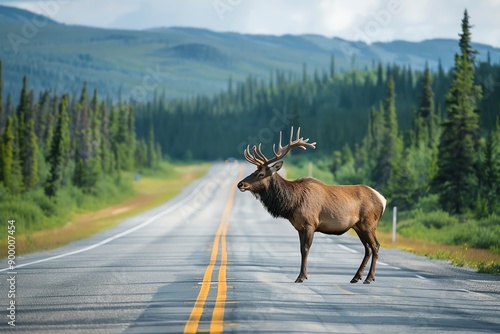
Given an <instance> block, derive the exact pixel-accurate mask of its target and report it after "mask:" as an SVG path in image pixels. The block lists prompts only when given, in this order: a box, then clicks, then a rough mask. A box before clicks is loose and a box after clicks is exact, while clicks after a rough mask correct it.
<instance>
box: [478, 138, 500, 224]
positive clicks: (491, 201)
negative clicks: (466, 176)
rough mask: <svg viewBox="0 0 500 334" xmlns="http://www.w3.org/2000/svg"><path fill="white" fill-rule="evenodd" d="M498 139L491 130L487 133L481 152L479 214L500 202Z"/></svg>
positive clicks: (495, 208) (491, 211)
mask: <svg viewBox="0 0 500 334" xmlns="http://www.w3.org/2000/svg"><path fill="white" fill-rule="evenodd" d="M499 144H500V142H498V139H497V138H496V136H495V134H493V133H492V132H491V131H490V133H489V134H488V137H487V139H486V143H485V145H484V148H483V150H482V151H483V152H482V154H481V160H480V163H479V167H480V168H479V169H478V179H479V189H480V191H479V192H478V194H479V201H480V202H481V203H479V205H477V206H478V208H477V209H479V210H480V211H482V212H478V214H479V216H487V215H489V214H491V213H493V212H495V210H496V211H497V212H500V209H499V208H497V206H498V203H499V202H500V152H499V151H498V145H499Z"/></svg>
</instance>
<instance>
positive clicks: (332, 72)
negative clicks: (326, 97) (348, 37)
mask: <svg viewBox="0 0 500 334" xmlns="http://www.w3.org/2000/svg"><path fill="white" fill-rule="evenodd" d="M334 77H335V56H334V55H331V56H330V79H333V78H334Z"/></svg>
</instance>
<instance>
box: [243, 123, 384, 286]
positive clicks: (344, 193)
mask: <svg viewBox="0 0 500 334" xmlns="http://www.w3.org/2000/svg"><path fill="white" fill-rule="evenodd" d="M281 139H282V135H281V132H280V139H279V144H278V151H276V147H275V145H273V152H274V157H272V158H270V159H268V158H267V157H266V156H265V155H264V154H263V153H262V149H261V144H259V146H258V147H257V146H255V145H254V146H253V148H252V150H250V146H247V148H246V149H245V151H244V156H245V159H246V160H247V161H248V162H250V163H251V164H254V165H255V166H257V170H256V171H255V172H253V173H252V174H250V175H249V176H247V177H246V178H244V179H243V180H242V181H241V182H239V183H238V188H239V190H240V191H242V192H244V191H246V190H249V191H250V192H251V193H252V194H253V195H254V196H255V197H256V198H257V199H259V200H260V201H261V202H262V204H263V205H264V207H265V208H266V209H267V211H268V212H269V213H270V214H271V215H272V216H273V217H275V218H277V217H283V218H285V219H288V220H289V221H290V223H291V224H292V225H293V227H295V229H296V230H297V231H298V232H299V239H300V253H301V255H302V262H301V267H300V273H299V276H298V277H297V279H296V280H295V283H302V282H303V281H304V280H305V279H307V255H308V253H309V249H310V248H311V245H312V242H313V237H314V233H315V232H321V233H324V234H334V235H341V234H344V233H345V232H347V231H348V230H349V229H351V228H352V229H353V230H354V231H355V232H356V233H357V235H358V237H359V239H360V240H361V243H362V244H363V246H364V247H365V255H364V258H363V261H362V262H361V265H360V266H359V269H358V271H357V272H356V274H355V275H354V277H353V279H352V280H351V283H356V282H358V281H359V280H361V278H362V275H363V270H364V269H365V267H366V264H367V263H368V260H369V259H370V256H371V259H372V260H371V265H370V271H369V272H368V276H367V277H366V279H365V281H364V283H365V284H369V283H371V282H372V281H374V280H375V266H376V263H377V259H378V251H379V248H380V243H379V242H378V240H377V237H376V235H375V230H376V228H377V224H378V222H379V220H380V217H381V216H382V214H383V213H384V210H385V204H386V200H385V198H384V197H383V196H382V195H381V194H380V193H379V192H377V191H376V190H374V189H372V188H370V187H368V186H365V185H332V186H329V185H326V184H324V183H322V182H321V181H319V180H316V179H314V178H302V179H298V180H295V181H289V180H286V179H284V178H282V177H281V176H280V175H279V174H278V173H277V172H278V171H279V170H280V169H281V167H282V166H283V161H278V160H280V159H283V158H284V157H285V156H286V155H287V154H288V153H289V152H290V151H291V150H292V149H293V148H295V147H296V148H299V149H302V150H305V149H307V148H312V149H314V148H316V146H315V145H316V143H309V139H304V138H302V137H300V128H299V129H298V130H297V138H296V139H295V140H293V127H292V129H291V132H290V141H289V142H288V144H287V145H286V146H284V147H282V146H281ZM276 161H278V162H277V163H276V164H274V165H272V166H269V165H270V164H271V163H274V162H276Z"/></svg>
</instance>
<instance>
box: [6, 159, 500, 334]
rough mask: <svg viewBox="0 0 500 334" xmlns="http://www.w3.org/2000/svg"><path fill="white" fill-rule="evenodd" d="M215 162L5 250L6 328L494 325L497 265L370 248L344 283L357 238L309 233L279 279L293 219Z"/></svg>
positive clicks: (482, 328) (448, 328) (460, 328)
mask: <svg viewBox="0 0 500 334" xmlns="http://www.w3.org/2000/svg"><path fill="white" fill-rule="evenodd" d="M229 166H230V165H216V166H214V167H213V168H212V169H211V171H210V173H209V175H208V176H206V177H205V178H203V179H201V180H199V181H198V182H195V183H193V184H192V185H191V186H190V187H188V188H187V189H186V190H185V191H184V192H183V193H182V194H181V195H179V196H178V197H177V198H176V199H174V200H173V201H171V202H169V203H167V204H165V205H164V206H161V207H158V208H156V209H153V210H150V211H148V212H145V213H143V214H140V215H138V216H135V217H133V218H130V219H127V220H125V221H124V222H123V223H122V224H120V225H119V226H117V227H115V228H113V229H110V230H108V231H105V232H103V233H100V234H98V235H95V236H94V237H92V238H89V239H85V240H81V241H78V242H75V243H72V244H70V245H68V246H65V247H62V248H59V249H56V250H53V251H48V252H40V253H36V254H31V255H27V256H24V257H21V258H19V259H18V260H19V261H18V264H19V266H18V268H17V274H16V275H15V276H16V285H15V290H16V298H15V302H16V304H15V305H16V329H15V330H16V332H18V333H183V332H190V331H192V332H195V331H197V332H209V331H212V332H214V333H215V332H219V331H221V330H224V332H228V333H229V332H237V333H252V332H256V333H257V332H259V333H271V332H283V333H336V332H338V333H417V332H433V333H434V332H467V333H480V332H497V333H498V332H500V277H498V276H491V275H480V274H476V273H474V272H472V271H470V270H467V269H463V268H454V267H451V266H450V265H448V264H446V263H444V262H440V261H430V260H428V259H425V258H422V257H418V256H415V255H412V254H409V253H405V252H403V251H400V250H394V249H385V248H382V249H381V254H380V259H379V260H380V261H379V266H378V267H377V269H378V270H377V276H376V277H377V280H376V282H374V283H373V284H371V285H363V284H361V283H358V284H350V283H349V281H350V279H351V278H352V276H353V275H354V272H355V271H356V269H357V267H358V266H359V263H360V261H361V258H362V253H361V252H362V246H361V244H360V243H359V241H358V240H357V239H356V238H355V237H352V236H349V235H344V236H341V237H335V236H325V235H320V234H316V236H315V241H314V244H313V246H312V250H311V253H310V256H309V279H308V280H307V281H305V282H304V283H302V284H295V283H293V281H294V280H295V278H296V276H297V275H298V271H299V264H300V252H299V241H298V237H297V234H296V232H295V230H294V229H293V228H292V226H291V225H290V224H289V223H288V222H287V221H285V220H274V219H271V218H270V216H269V214H268V213H267V212H265V211H264V209H263V208H262V207H261V204H260V203H259V202H258V201H257V200H256V199H255V198H253V196H252V195H251V194H249V193H240V192H239V191H236V192H235V191H234V188H235V184H234V181H235V180H237V179H238V178H239V177H240V175H242V173H244V174H246V173H249V172H250V171H251V170H252V168H251V167H250V166H247V169H246V171H244V172H243V170H242V168H240V167H239V166H237V165H236V164H235V165H231V166H233V167H229ZM382 247H383V245H382ZM1 263H2V268H6V267H7V264H6V261H5V260H2V262H1ZM0 275H1V276H3V277H2V279H1V285H0V301H1V305H2V308H3V309H4V311H3V313H4V315H7V311H5V309H6V308H7V306H8V302H9V299H7V292H8V290H9V286H8V285H7V283H6V282H7V280H6V279H7V278H8V271H6V270H3V271H2V272H0ZM2 321H3V323H2V324H0V331H2V332H7V331H12V328H9V326H8V325H7V317H6V316H3V320H2Z"/></svg>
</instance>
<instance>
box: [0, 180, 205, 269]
mask: <svg viewBox="0 0 500 334" xmlns="http://www.w3.org/2000/svg"><path fill="white" fill-rule="evenodd" d="M202 184H204V183H200V184H199V185H198V186H197V187H196V188H195V189H194V190H193V191H192V192H191V194H189V195H188V196H186V197H184V198H183V199H182V200H180V201H179V202H177V203H175V204H174V205H172V206H171V207H168V208H166V209H165V210H163V211H161V212H160V213H157V214H156V215H154V216H153V217H151V218H149V219H148V220H146V221H145V222H144V223H142V224H139V225H137V226H134V227H132V228H130V229H128V230H125V231H123V232H121V233H118V234H117V235H114V236H112V237H109V238H107V239H104V240H102V241H100V242H98V243H96V244H93V245H90V246H88V247H85V248H82V249H78V250H76V251H73V252H69V253H64V254H60V255H56V256H51V257H48V258H45V259H41V260H37V261H33V262H28V263H23V264H20V265H18V266H16V267H15V268H14V269H11V268H5V269H0V272H2V271H8V270H10V271H12V270H16V269H17V268H22V267H27V266H30V265H32V264H37V263H42V262H47V261H51V260H55V259H60V258H63V257H66V256H71V255H75V254H80V253H84V252H87V251H89V250H91V249H94V248H97V247H100V246H102V245H105V244H107V243H109V242H111V241H113V240H116V239H119V238H121V237H123V236H126V235H127V234H130V233H132V232H135V231H137V230H140V229H141V228H143V227H146V226H148V225H149V224H151V223H152V222H154V221H155V220H157V219H158V218H160V217H161V216H163V215H165V214H167V213H169V212H171V211H174V210H175V209H177V208H178V207H180V206H181V205H183V204H184V203H185V202H187V201H188V200H189V199H191V197H193V196H194V195H196V194H197V193H198V189H199V188H201V186H202Z"/></svg>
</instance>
